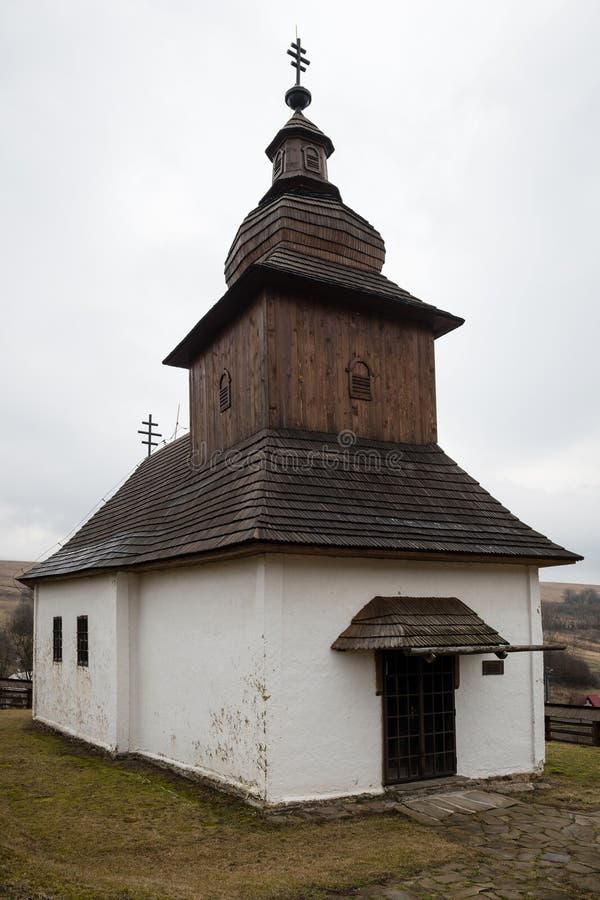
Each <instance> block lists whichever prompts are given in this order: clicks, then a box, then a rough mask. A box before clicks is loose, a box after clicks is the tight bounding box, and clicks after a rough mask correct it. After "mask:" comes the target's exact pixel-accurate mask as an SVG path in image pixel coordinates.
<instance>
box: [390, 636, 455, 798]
mask: <svg viewBox="0 0 600 900" xmlns="http://www.w3.org/2000/svg"><path fill="white" fill-rule="evenodd" d="M383 675H384V691H383V704H384V706H383V720H384V777H385V783H386V784H397V783H398V782H401V781H416V780H418V779H421V778H439V777H441V776H443V775H454V774H455V773H456V740H455V730H454V657H452V656H439V657H438V658H437V659H436V660H434V661H433V662H432V663H428V662H425V660H424V659H422V658H421V657H413V656H405V655H404V653H402V652H399V651H393V650H392V651H386V652H385V653H384V655H383Z"/></svg>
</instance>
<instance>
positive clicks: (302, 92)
mask: <svg viewBox="0 0 600 900" xmlns="http://www.w3.org/2000/svg"><path fill="white" fill-rule="evenodd" d="M290 46H291V48H292V49H291V50H288V51H287V52H288V55H289V56H291V57H292V61H291V63H290V65H292V66H293V67H294V68H295V70H296V84H295V85H294V86H293V87H291V88H290V89H289V91H287V92H286V95H285V102H286V103H287V105H288V106H289V107H291V109H293V110H294V112H302V110H303V109H306V107H307V106H310V101H311V99H312V98H311V96H310V91H309V90H308V88H306V87H304V85H303V84H300V73H301V72H306V67H307V66H310V60H308V59H307V58H306V50H305V49H304V47H303V46H302V41H301V40H300V38H299V37H298V30H297V29H296V40H295V41H292V43H291V44H290Z"/></svg>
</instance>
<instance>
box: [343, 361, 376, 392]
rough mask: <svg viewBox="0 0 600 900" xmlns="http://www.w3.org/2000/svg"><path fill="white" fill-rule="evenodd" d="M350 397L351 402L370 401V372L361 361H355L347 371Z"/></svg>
mask: <svg viewBox="0 0 600 900" xmlns="http://www.w3.org/2000/svg"><path fill="white" fill-rule="evenodd" d="M347 372H348V386H349V390H350V397H351V398H352V399H353V400H371V399H372V396H371V371H370V369H369V367H368V365H367V364H366V362H363V361H362V359H355V360H354V361H353V362H352V363H350V365H349V366H348V369H347Z"/></svg>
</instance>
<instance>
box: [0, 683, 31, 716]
mask: <svg viewBox="0 0 600 900" xmlns="http://www.w3.org/2000/svg"><path fill="white" fill-rule="evenodd" d="M31 698H32V684H31V681H17V680H16V679H11V678H2V679H0V709H31Z"/></svg>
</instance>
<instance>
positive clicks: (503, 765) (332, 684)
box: [34, 554, 544, 802]
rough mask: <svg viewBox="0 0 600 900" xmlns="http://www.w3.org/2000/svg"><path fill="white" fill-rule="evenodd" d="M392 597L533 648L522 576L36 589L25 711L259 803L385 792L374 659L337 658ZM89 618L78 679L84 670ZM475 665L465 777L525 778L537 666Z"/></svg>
mask: <svg viewBox="0 0 600 900" xmlns="http://www.w3.org/2000/svg"><path fill="white" fill-rule="evenodd" d="M398 593H401V594H404V595H406V596H411V595H415V596H456V597H459V598H460V599H461V600H463V601H464V602H465V603H466V604H467V605H468V606H470V607H471V608H472V609H474V610H475V611H476V612H478V613H479V614H480V615H481V616H482V618H484V619H485V620H486V621H487V622H489V623H490V624H491V625H493V626H494V627H495V628H497V629H498V631H499V632H500V633H501V634H502V635H503V636H504V637H506V638H507V639H508V640H509V641H511V642H514V643H530V642H531V643H539V642H541V639H542V634H541V622H540V613H539V594H538V585H537V572H536V570H530V569H528V568H527V567H525V566H504V565H469V566H466V565H464V564H463V565H461V564H443V563H437V564H436V563H420V564H419V563H413V562H401V561H392V560H378V559H373V560H360V559H356V560H353V559H349V558H344V559H341V558H337V559H336V558H333V557H332V558H328V557H309V556H294V555H285V556H282V555H275V554H269V555H267V556H257V557H254V558H251V559H245V560H229V561H223V562H215V563H210V564H206V565H198V566H195V567H185V568H184V567H182V568H177V569H170V570H165V571H162V572H161V571H156V572H154V571H153V572H147V573H144V574H140V575H138V576H133V575H132V576H127V575H124V574H120V575H118V576H112V575H111V576H109V575H104V576H96V577H93V578H81V579H75V580H69V581H64V582H55V583H49V584H41V585H40V586H39V587H38V589H37V597H36V622H35V629H36V660H35V668H36V671H35V695H34V696H35V716H36V717H37V718H39V719H41V720H42V721H45V722H47V723H49V724H52V725H55V726H57V727H59V728H61V729H63V730H64V731H67V732H68V733H71V734H74V735H77V736H78V737H82V738H84V739H86V740H89V741H91V742H93V743H95V744H99V745H101V746H103V747H106V748H108V749H111V750H119V751H126V750H128V749H129V750H131V751H134V752H138V753H142V754H144V755H146V756H148V757H149V758H151V759H156V760H159V761H163V762H166V763H170V764H175V765H178V766H180V767H182V768H189V769H190V770H193V771H195V772H198V773H200V774H204V775H207V776H209V777H211V778H213V779H215V780H217V781H222V782H226V783H227V784H230V785H233V786H236V787H238V788H240V789H242V790H244V791H247V792H248V793H250V794H253V795H255V796H256V797H258V798H262V799H266V800H268V801H269V802H282V801H292V800H302V799H312V798H318V797H322V798H324V797H330V796H340V795H351V794H356V793H363V792H379V791H381V790H382V787H381V781H382V701H381V698H380V697H378V696H376V694H375V689H376V685H375V664H374V656H373V654H372V653H352V652H346V653H339V652H335V651H332V650H331V649H330V646H331V643H332V641H333V640H335V638H336V637H337V636H338V634H339V633H340V632H341V631H343V630H344V628H346V627H347V625H348V624H349V622H350V620H351V618H352V616H353V615H354V614H355V613H356V612H357V611H358V610H359V609H360V608H361V607H362V606H364V605H365V604H366V603H367V602H368V601H369V600H370V599H371V598H372V597H374V596H375V595H377V594H383V595H394V594H398ZM82 614H87V615H88V622H89V642H90V665H89V668H87V669H86V668H82V667H79V666H77V664H76V619H77V616H78V615H82ZM54 615H62V617H63V662H62V663H60V664H57V663H53V662H52V617H53V616H54ZM491 658H495V657H491ZM481 661H482V657H481V656H473V657H462V659H461V683H460V688H459V689H458V691H457V692H456V706H457V715H456V732H457V757H458V773H459V774H461V775H466V776H471V777H476V776H488V775H497V774H505V773H511V772H529V771H532V770H534V769H536V768H538V767H539V766H540V764H541V762H542V760H543V752H544V744H543V713H544V711H543V693H542V659H541V654H532V653H522V654H512V655H510V656H509V657H508V659H507V660H506V662H505V675H503V676H485V677H484V676H482V674H481Z"/></svg>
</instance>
